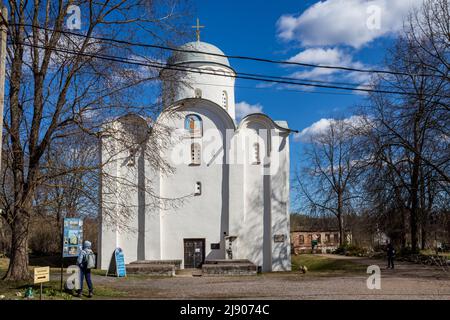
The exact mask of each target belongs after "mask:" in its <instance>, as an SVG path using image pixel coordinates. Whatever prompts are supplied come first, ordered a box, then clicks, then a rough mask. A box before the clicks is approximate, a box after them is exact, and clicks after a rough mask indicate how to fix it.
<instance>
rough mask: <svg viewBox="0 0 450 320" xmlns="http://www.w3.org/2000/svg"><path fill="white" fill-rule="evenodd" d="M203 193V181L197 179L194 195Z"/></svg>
mask: <svg viewBox="0 0 450 320" xmlns="http://www.w3.org/2000/svg"><path fill="white" fill-rule="evenodd" d="M201 194H202V183H201V182H199V181H197V182H196V183H195V192H194V195H196V196H199V195H201Z"/></svg>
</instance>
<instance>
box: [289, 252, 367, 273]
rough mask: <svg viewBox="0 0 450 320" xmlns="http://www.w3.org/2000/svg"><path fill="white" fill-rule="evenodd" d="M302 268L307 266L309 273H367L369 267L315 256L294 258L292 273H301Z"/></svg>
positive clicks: (343, 260) (307, 255) (308, 255)
mask: <svg viewBox="0 0 450 320" xmlns="http://www.w3.org/2000/svg"><path fill="white" fill-rule="evenodd" d="M300 266H306V267H307V268H308V272H314V273H339V272H343V273H356V272H365V271H366V269H367V266H365V265H363V264H359V263H355V262H352V261H350V260H345V259H342V260H340V259H332V258H328V257H322V256H318V255H314V254H300V255H297V256H294V255H293V256H292V271H299V268H300Z"/></svg>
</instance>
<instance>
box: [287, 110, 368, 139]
mask: <svg viewBox="0 0 450 320" xmlns="http://www.w3.org/2000/svg"><path fill="white" fill-rule="evenodd" d="M334 121H338V120H337V119H333V118H322V119H320V120H319V121H316V122H314V123H313V124H312V125H310V126H309V127H307V128H305V129H303V130H302V131H300V132H299V133H296V134H295V135H294V140H295V141H300V142H305V143H308V142H310V141H311V139H314V137H317V136H320V135H321V134H324V133H325V132H327V130H328V129H329V128H330V125H331V123H333V122H334ZM342 121H344V124H345V126H346V127H348V128H352V127H353V128H355V127H362V126H363V125H364V124H365V123H366V121H367V120H366V119H364V118H363V117H361V116H357V115H355V116H351V117H350V118H345V119H342Z"/></svg>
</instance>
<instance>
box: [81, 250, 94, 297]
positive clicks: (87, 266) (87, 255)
mask: <svg viewBox="0 0 450 320" xmlns="http://www.w3.org/2000/svg"><path fill="white" fill-rule="evenodd" d="M91 247H92V244H91V242H90V241H85V242H84V243H83V250H81V252H80V254H79V256H78V259H77V265H78V267H80V289H78V292H77V297H81V293H82V292H83V282H84V278H86V282H87V285H88V288H89V295H88V297H89V298H92V294H93V290H94V287H93V286H92V280H91V269H94V268H95V254H94V252H93V251H92V249H91Z"/></svg>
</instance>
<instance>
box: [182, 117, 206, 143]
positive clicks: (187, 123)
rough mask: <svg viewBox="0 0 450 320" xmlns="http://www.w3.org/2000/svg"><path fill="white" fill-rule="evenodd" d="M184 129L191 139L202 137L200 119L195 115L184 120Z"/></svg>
mask: <svg viewBox="0 0 450 320" xmlns="http://www.w3.org/2000/svg"><path fill="white" fill-rule="evenodd" d="M184 129H185V130H186V131H187V132H188V133H189V135H190V136H191V137H192V138H198V137H201V136H202V135H203V122H202V119H201V118H200V117H199V116H197V115H195V114H189V115H187V116H186V118H185V120H184Z"/></svg>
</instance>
